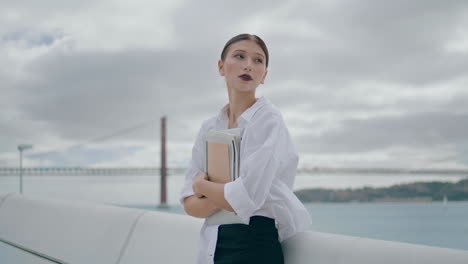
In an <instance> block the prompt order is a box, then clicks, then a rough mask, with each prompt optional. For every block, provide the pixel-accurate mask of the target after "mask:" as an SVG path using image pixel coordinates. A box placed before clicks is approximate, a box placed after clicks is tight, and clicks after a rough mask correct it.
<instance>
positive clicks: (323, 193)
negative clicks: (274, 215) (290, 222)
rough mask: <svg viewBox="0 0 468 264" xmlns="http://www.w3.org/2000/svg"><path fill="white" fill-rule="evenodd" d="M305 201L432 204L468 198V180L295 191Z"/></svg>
mask: <svg viewBox="0 0 468 264" xmlns="http://www.w3.org/2000/svg"><path fill="white" fill-rule="evenodd" d="M295 194H296V196H297V197H298V198H299V200H301V201H302V202H303V203H324V202H325V203H353V202H354V203H363V202H365V203H429V202H443V201H444V199H445V200H446V201H468V179H463V180H460V181H458V182H455V183H450V182H441V181H431V182H414V183H407V184H397V185H392V186H389V187H381V188H372V187H363V188H357V189H351V188H347V189H325V188H307V189H302V190H297V191H295Z"/></svg>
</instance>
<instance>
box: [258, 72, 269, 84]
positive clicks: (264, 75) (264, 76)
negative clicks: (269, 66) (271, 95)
mask: <svg viewBox="0 0 468 264" xmlns="http://www.w3.org/2000/svg"><path fill="white" fill-rule="evenodd" d="M267 73H268V71H267V70H265V74H263V77H262V80H261V81H260V83H261V84H264V83H265V78H266V76H267Z"/></svg>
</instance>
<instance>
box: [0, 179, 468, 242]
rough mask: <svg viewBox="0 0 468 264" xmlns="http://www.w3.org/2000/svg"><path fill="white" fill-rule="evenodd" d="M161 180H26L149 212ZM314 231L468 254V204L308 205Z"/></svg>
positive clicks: (54, 191) (327, 182) (171, 189)
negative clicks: (454, 250)
mask: <svg viewBox="0 0 468 264" xmlns="http://www.w3.org/2000/svg"><path fill="white" fill-rule="evenodd" d="M463 178H466V176H464V175H449V176H435V175H396V176H394V175H393V176H389V175H364V176H362V175H322V174H318V175H310V176H306V175H302V176H298V177H297V178H296V184H295V189H301V188H307V187H326V188H348V187H349V188H359V187H363V186H373V187H380V186H389V185H392V184H396V183H405V182H414V181H432V180H439V181H450V182H455V181H458V180H460V179H463ZM159 182H160V179H159V177H157V176H25V177H23V193H24V194H25V195H28V196H30V197H38V198H51V199H62V200H70V201H81V202H82V201H84V202H93V203H95V202H97V203H105V204H112V205H119V206H125V207H134V208H141V209H148V210H155V209H157V207H156V204H157V203H158V202H159V195H160V194H159ZM183 182H184V177H183V176H171V177H169V178H168V193H169V195H168V203H169V204H171V205H172V206H171V207H170V209H169V211H170V212H174V213H184V212H183V209H182V207H181V206H180V205H178V193H179V191H180V188H181V187H182V184H183ZM18 190H19V179H18V177H17V176H1V177H0V193H5V192H18ZM306 207H307V209H308V210H309V212H310V214H311V216H312V219H313V226H312V229H313V230H315V231H320V232H327V233H336V234H344V235H351V236H360V237H368V238H374V239H382V240H390V241H400V242H406V243H414V244H423V245H430V246H437V247H447V248H455V249H463V250H468V202H451V201H449V202H448V203H447V204H446V205H444V204H443V203H442V202H432V203H346V204H343V203H341V204H326V203H324V204H307V205H306Z"/></svg>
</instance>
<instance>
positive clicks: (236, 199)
mask: <svg viewBox="0 0 468 264" xmlns="http://www.w3.org/2000/svg"><path fill="white" fill-rule="evenodd" d="M224 199H226V201H227V202H228V203H229V205H231V207H232V209H234V212H236V214H237V215H238V216H240V218H242V220H244V221H246V222H247V223H248V222H249V219H250V217H251V216H252V214H253V212H254V211H255V203H254V202H253V201H252V200H251V199H250V197H249V194H248V193H247V190H246V189H245V187H244V183H243V181H242V178H237V179H236V180H235V181H233V182H228V183H226V184H225V185H224Z"/></svg>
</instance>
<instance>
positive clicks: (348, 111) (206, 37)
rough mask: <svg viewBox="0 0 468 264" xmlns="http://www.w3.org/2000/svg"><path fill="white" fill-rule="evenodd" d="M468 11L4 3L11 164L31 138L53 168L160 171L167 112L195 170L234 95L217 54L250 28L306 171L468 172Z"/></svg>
mask: <svg viewBox="0 0 468 264" xmlns="http://www.w3.org/2000/svg"><path fill="white" fill-rule="evenodd" d="M467 15H468V5H467V4H466V2H465V1H455V0H454V1H445V2H443V3H442V2H440V1H422V0H418V1H411V2H406V1H401V0H399V1H391V2H389V1H383V0H379V1H364V0H362V1H353V2H349V1H318V0H315V1H287V2H284V1H273V2H271V1H237V2H229V3H225V2H223V3H221V2H219V3H218V2H211V3H208V2H196V1H158V2H147V1H137V2H132V3H126V2H121V1H119V3H116V2H115V1H80V2H76V3H66V4H64V3H62V2H60V1H58V2H57V1H52V0H50V1H42V2H41V3H40V4H38V3H31V2H29V1H14V2H12V1H9V2H7V3H2V4H0V32H2V33H0V83H1V88H0V89H1V92H2V96H1V97H0V111H1V113H2V115H0V128H1V129H0V152H1V155H0V164H3V165H2V166H6V165H13V164H15V163H16V159H17V151H16V145H18V144H20V143H32V144H34V145H35V147H34V149H33V150H31V151H30V152H29V154H28V159H31V162H34V159H35V158H36V157H37V158H38V159H39V158H42V159H43V160H44V159H46V158H47V165H48V166H60V165H64V164H70V165H71V164H72V163H76V164H80V165H83V166H85V165H89V166H119V165H122V166H123V164H124V165H125V166H131V165H132V164H134V165H135V166H145V164H147V165H148V166H153V165H154V164H158V162H159V160H158V155H159V154H158V150H157V149H156V147H155V146H157V144H158V142H159V119H160V117H161V116H162V115H167V116H168V132H169V138H168V139H169V146H170V150H171V152H170V154H169V159H170V160H169V162H170V164H173V165H174V166H185V165H184V164H187V163H188V159H189V158H190V148H191V146H192V144H193V140H194V137H195V135H196V133H197V132H198V129H199V127H200V125H201V122H202V121H203V120H205V119H207V118H209V117H210V116H212V115H214V114H216V113H217V111H218V110H219V108H221V107H222V106H223V105H224V104H225V103H226V102H227V95H226V87H225V84H224V82H223V79H222V78H221V77H219V75H218V72H217V64H216V63H217V60H218V59H219V55H220V52H221V50H222V47H223V45H224V43H225V42H226V41H227V40H228V39H229V38H230V37H232V36H234V35H236V34H238V33H244V32H251V33H255V34H258V35H260V36H261V37H262V38H263V39H264V40H265V41H266V42H267V44H268V47H269V50H270V54H271V61H270V66H269V69H268V71H269V74H268V77H267V80H266V83H265V85H262V86H260V87H259V88H258V94H259V95H265V96H267V97H268V98H270V99H271V101H273V102H274V103H275V104H276V105H277V106H278V107H279V108H280V110H281V111H282V113H283V115H284V117H285V121H286V123H287V124H288V127H289V130H290V132H291V135H292V136H293V139H294V140H295V142H296V144H297V148H298V150H299V151H300V156H301V162H302V164H305V165H310V164H312V165H313V166H320V165H324V166H325V165H330V164H333V165H335V166H356V165H357V164H358V165H359V166H363V167H365V166H381V167H387V166H390V167H391V166H396V167H408V166H411V167H413V166H432V167H447V168H460V167H468V154H467V152H468V144H467V142H466V137H465V136H464V134H463V131H466V128H467V127H466V126H467V121H466V120H467V118H468V116H467V115H468V108H467V106H466V105H468V104H467V103H468V102H467V101H468V93H467V92H466V91H465V90H466V88H465V87H467V85H468V74H467V73H468V53H467V52H466V50H467V48H466V47H467V46H466V38H465V35H466V28H468V20H467V19H466V17H468V16H467ZM96 139H97V140H96ZM73 146H75V148H71V149H70V147H73ZM76 146H80V147H76ZM90 149H92V150H90ZM54 150H63V151H61V152H60V151H58V152H55V153H49V154H45V153H48V151H54ZM41 153H42V154H41ZM41 155H42V156H41ZM46 156H47V157H46ZM44 162H45V161H43V163H44ZM5 164H6V165H5Z"/></svg>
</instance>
